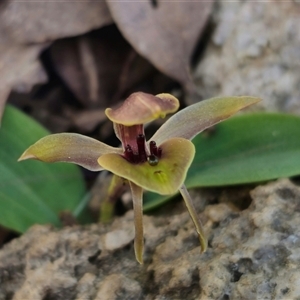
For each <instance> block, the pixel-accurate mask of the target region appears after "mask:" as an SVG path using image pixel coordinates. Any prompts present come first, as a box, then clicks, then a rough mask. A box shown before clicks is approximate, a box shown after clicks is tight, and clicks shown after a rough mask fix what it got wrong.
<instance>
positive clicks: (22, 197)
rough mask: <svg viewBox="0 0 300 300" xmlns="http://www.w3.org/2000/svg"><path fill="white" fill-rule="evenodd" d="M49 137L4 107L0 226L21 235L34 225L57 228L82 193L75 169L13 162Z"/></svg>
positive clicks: (0, 140)
mask: <svg viewBox="0 0 300 300" xmlns="http://www.w3.org/2000/svg"><path fill="white" fill-rule="evenodd" d="M47 134H49V132H48V131H47V130H45V129H44V128H43V127H42V126H41V125H39V124H38V123H37V122H35V121H34V120H32V119H31V118H29V117H28V116H26V115H25V114H23V113H22V112H20V111H18V110H17V109H15V108H13V107H11V106H7V107H6V109H5V112H4V115H3V119H2V125H1V128H0V224H1V225H2V226H5V227H8V228H11V229H13V230H16V231H19V232H24V231H25V230H26V229H27V228H28V227H30V226H31V225H33V224H35V223H40V224H45V223H51V224H53V225H55V226H60V225H61V224H60V220H59V216H58V214H59V213H60V212H62V211H70V212H73V211H74V210H76V209H77V207H78V205H79V204H80V201H81V199H82V198H83V196H84V193H85V186H84V182H83V179H82V176H81V172H80V170H79V168H78V167H77V166H74V165H71V164H66V163H56V164H46V163H42V162H39V161H24V162H17V160H18V158H19V157H20V155H21V154H22V152H23V151H24V150H25V149H26V148H28V146H30V145H31V144H33V143H34V142H36V141H37V140H38V139H40V138H42V137H43V136H45V135H47Z"/></svg>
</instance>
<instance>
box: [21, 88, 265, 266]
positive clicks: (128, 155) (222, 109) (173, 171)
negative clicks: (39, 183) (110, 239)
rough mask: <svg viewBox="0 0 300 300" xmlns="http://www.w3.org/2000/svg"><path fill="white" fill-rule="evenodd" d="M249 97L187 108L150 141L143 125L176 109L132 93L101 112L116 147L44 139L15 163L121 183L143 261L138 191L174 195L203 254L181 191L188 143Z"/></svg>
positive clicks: (171, 102) (190, 152)
mask: <svg viewBox="0 0 300 300" xmlns="http://www.w3.org/2000/svg"><path fill="white" fill-rule="evenodd" d="M259 100H260V99H258V98H254V97H248V96H243V97H220V98H212V99H209V100H205V101H201V102H199V103H196V104H194V105H191V106H189V107H187V108H185V109H183V110H181V111H179V112H178V113H176V114H175V115H174V116H172V117H171V118H170V119H168V120H167V121H166V122H165V123H164V124H163V125H162V126H161V127H160V128H159V129H158V131H157V132H156V133H155V134H154V135H153V136H152V138H151V139H150V140H149V141H146V139H145V133H144V124H145V123H148V122H151V121H153V120H154V119H157V118H159V117H162V118H163V117H165V115H166V114H169V113H174V112H176V111H177V110H178V108H179V101H178V100H177V99H176V98H175V97H174V96H172V95H170V94H159V95H156V96H153V95H150V94H145V93H142V92H138V93H134V94H132V95H131V96H130V97H129V98H127V99H126V100H125V101H124V102H123V104H122V105H121V106H120V107H119V108H117V109H111V108H108V109H106V111H105V113H106V115H107V117H108V118H109V119H110V120H111V121H112V122H113V125H114V130H115V133H116V135H117V137H118V138H119V140H120V141H121V142H122V147H121V148H114V147H111V146H108V145H106V144H104V143H101V142H100V141H97V140H95V139H92V138H90V137H87V136H83V135H80V134H76V133H60V134H52V135H49V136H46V137H44V138H42V139H40V140H39V141H37V142H36V143H35V144H34V145H32V146H31V147H29V148H28V149H27V150H26V151H25V152H24V153H23V154H22V156H21V157H20V159H19V160H25V159H37V160H41V161H44V162H69V163H75V164H77V165H80V166H82V167H84V168H86V169H89V170H91V171H101V170H103V169H106V170H108V171H110V172H112V173H113V174H115V176H119V177H121V178H123V179H126V180H127V181H128V182H129V185H130V189H131V192H132V200H133V208H134V225H135V243H134V248H135V255H136V258H137V260H138V262H140V263H142V262H143V247H144V237H143V221H142V217H143V203H142V201H143V199H142V198H143V190H149V191H152V192H156V193H158V194H162V195H168V194H175V193H176V192H177V191H179V192H180V193H181V195H182V197H183V199H184V201H185V204H186V206H187V209H188V211H189V213H190V216H191V218H192V220H193V222H194V224H195V227H196V230H197V233H198V235H199V239H200V245H201V250H202V251H203V252H204V251H205V250H206V249H207V240H206V238H205V235H204V232H203V228H202V225H201V222H200V220H199V218H198V216H197V213H196V211H195V208H194V206H193V203H192V200H191V198H190V196H189V194H188V191H187V189H186V188H185V186H184V180H185V177H186V174H187V171H188V169H189V166H190V165H191V163H192V161H193V158H194V155H195V147H194V145H193V143H192V142H191V141H190V140H191V139H192V138H193V137H194V136H195V135H197V134H198V133H200V132H201V131H203V130H204V129H206V128H208V127H210V126H212V125H214V124H216V123H218V122H220V121H222V120H224V119H226V118H228V117H230V116H231V115H233V114H234V113H236V112H237V111H239V110H241V109H242V108H244V107H246V106H249V105H251V104H254V103H256V102H258V101H259Z"/></svg>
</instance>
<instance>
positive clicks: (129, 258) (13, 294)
mask: <svg viewBox="0 0 300 300" xmlns="http://www.w3.org/2000/svg"><path fill="white" fill-rule="evenodd" d="M197 194H198V199H195V200H196V202H197V207H198V208H200V206H202V205H200V204H199V202H200V198H199V193H197ZM251 196H252V198H253V201H252V203H251V205H250V206H249V207H248V208H247V209H245V210H243V211H237V210H236V209H234V208H231V207H230V206H228V205H227V204H225V203H218V204H210V205H207V206H206V207H205V209H204V211H203V212H202V213H201V214H200V216H201V218H202V220H203V221H204V223H205V231H206V232H207V234H208V237H209V249H208V251H207V252H206V253H205V254H202V255H201V254H200V247H199V241H198V239H197V236H196V233H195V230H194V227H193V224H192V221H191V220H190V218H189V216H188V213H187V212H186V211H185V209H184V206H183V204H177V205H174V209H173V210H172V211H170V210H168V211H166V212H165V213H163V212H161V213H160V215H159V216H146V217H145V222H144V224H145V247H146V248H145V254H144V258H145V264H144V265H142V266H141V265H139V264H138V263H137V262H136V260H135V257H134V251H133V220H132V218H133V215H132V212H131V211H130V212H128V213H127V214H126V215H125V216H124V217H121V218H119V219H117V220H115V221H114V222H113V224H111V225H110V226H108V225H107V226H103V225H91V226H87V227H80V226H78V227H69V228H64V229H62V230H56V229H53V228H50V227H47V226H34V227H32V228H31V229H30V230H29V231H28V232H27V233H25V234H24V235H23V236H22V237H20V238H18V239H15V240H13V241H11V242H10V243H9V244H7V245H6V246H4V247H3V249H2V250H1V251H0V285H1V289H0V299H1V300H2V299H14V300H24V299H35V300H38V299H41V300H42V299H44V300H45V299H55V300H60V299H61V300H69V299H70V300H73V299H78V300H79V299H105V300H106V299H109V300H112V299H147V300H150V299H156V300H160V299H161V300H162V299H164V300H166V299H170V300H171V299H205V300H206V299H246V300H247V299H249V300H250V299H251V300H252V299H297V298H299V297H300V288H299V286H300V285H299V278H300V271H299V270H300V254H299V246H300V235H299V230H298V228H299V226H300V188H299V187H298V186H296V185H294V184H293V183H291V182H290V181H288V180H279V181H277V182H272V183H269V184H267V185H265V186H259V187H257V188H255V189H254V190H253V191H252V192H251ZM202 197H203V199H202V200H203V203H204V202H206V203H207V202H209V201H208V199H207V196H205V195H203V193H202ZM121 233H122V238H120V234H121Z"/></svg>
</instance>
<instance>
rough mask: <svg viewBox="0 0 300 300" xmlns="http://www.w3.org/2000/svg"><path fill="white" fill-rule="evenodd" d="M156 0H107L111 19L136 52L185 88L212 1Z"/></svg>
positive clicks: (187, 84)
mask: <svg viewBox="0 0 300 300" xmlns="http://www.w3.org/2000/svg"><path fill="white" fill-rule="evenodd" d="M156 2H157V5H154V3H155V2H154V1H151V0H141V1H133V2H128V1H122V0H107V3H108V6H109V9H110V11H111V14H112V16H113V19H114V21H115V22H116V24H117V25H118V27H119V29H120V31H121V32H122V33H123V35H124V36H125V38H126V39H127V40H128V41H129V42H130V43H131V45H132V46H133V47H134V48H135V49H136V51H137V52H138V53H139V54H141V55H142V56H144V57H146V58H147V59H148V60H149V61H150V62H152V63H153V65H154V66H156V67H157V68H158V69H159V70H160V71H161V72H163V73H165V74H167V75H168V76H170V77H172V78H174V79H176V80H178V81H179V82H180V83H181V84H182V85H183V86H184V87H185V89H186V90H188V91H189V90H191V89H193V83H192V80H191V77H190V67H189V65H190V59H191V55H192V52H193V50H194V47H195V45H196V42H197V40H198V38H199V36H200V34H201V32H202V31H203V29H204V27H205V24H206V21H207V18H208V16H209V14H210V12H211V9H212V5H213V3H214V0H210V1H198V2H197V1H176V2H175V1H174V2H173V1H169V0H158V1H156Z"/></svg>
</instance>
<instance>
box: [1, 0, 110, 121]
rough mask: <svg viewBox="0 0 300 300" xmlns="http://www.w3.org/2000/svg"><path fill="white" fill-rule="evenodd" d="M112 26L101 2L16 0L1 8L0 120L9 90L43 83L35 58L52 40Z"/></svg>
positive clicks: (26, 89) (44, 77) (104, 4)
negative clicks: (104, 26) (107, 25)
mask: <svg viewBox="0 0 300 300" xmlns="http://www.w3.org/2000/svg"><path fill="white" fill-rule="evenodd" d="M109 23H112V19H111V16H110V13H109V11H108V9H107V6H106V3H105V2H103V1H89V2H86V1H77V2H76V1H75V2H71V1H69V2H68V1H63V2H51V1H47V0H41V1H18V0H6V1H2V2H1V5H0V78H1V80H0V119H1V116H2V112H3V108H4V105H5V102H6V99H7V97H8V95H9V93H10V92H11V90H12V89H14V90H18V91H28V89H30V88H31V87H32V85H34V84H37V83H42V82H45V80H46V75H45V72H44V71H43V69H42V67H41V65H40V62H39V60H38V56H39V54H40V52H41V51H42V50H43V49H44V48H45V47H47V46H48V45H49V44H50V43H51V42H52V41H53V40H55V39H57V38H61V37H65V36H69V35H77V34H81V33H83V32H86V31H88V30H91V29H93V28H99V27H102V26H103V25H106V24H109Z"/></svg>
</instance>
